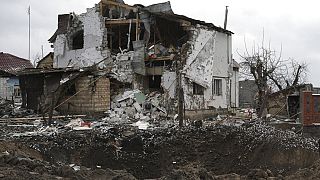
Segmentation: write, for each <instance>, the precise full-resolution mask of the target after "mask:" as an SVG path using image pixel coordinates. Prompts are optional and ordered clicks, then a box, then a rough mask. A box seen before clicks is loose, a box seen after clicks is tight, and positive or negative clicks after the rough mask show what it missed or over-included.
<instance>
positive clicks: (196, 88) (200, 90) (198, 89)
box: [193, 83, 204, 95]
mask: <svg viewBox="0 0 320 180" xmlns="http://www.w3.org/2000/svg"><path fill="white" fill-rule="evenodd" d="M193 94H194V95H204V87H202V86H201V85H199V84H197V83H193Z"/></svg>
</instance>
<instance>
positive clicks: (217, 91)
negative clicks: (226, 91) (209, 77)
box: [212, 79, 222, 96]
mask: <svg viewBox="0 0 320 180" xmlns="http://www.w3.org/2000/svg"><path fill="white" fill-rule="evenodd" d="M212 85H213V88H212V90H213V92H212V94H213V95H215V96H221V95H222V79H214V80H213V84H212Z"/></svg>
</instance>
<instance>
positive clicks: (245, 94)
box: [239, 79, 258, 108]
mask: <svg viewBox="0 0 320 180" xmlns="http://www.w3.org/2000/svg"><path fill="white" fill-rule="evenodd" d="M239 86H240V88H239V106H240V107H241V108H255V105H256V104H255V97H256V95H257V93H258V87H257V85H256V83H255V81H254V80H248V79H246V80H244V81H239Z"/></svg>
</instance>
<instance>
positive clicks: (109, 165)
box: [0, 122, 320, 179]
mask: <svg viewBox="0 0 320 180" xmlns="http://www.w3.org/2000/svg"><path fill="white" fill-rule="evenodd" d="M0 129H1V130H0V132H1V135H0V138H1V142H0V153H1V152H2V154H1V156H0V179H258V178H263V179H268V178H269V179H272V178H271V177H273V179H287V178H288V179H301V178H302V179H308V178H316V179H317V178H320V173H319V172H320V163H319V162H316V161H317V159H318V147H317V142H316V140H315V139H313V138H304V137H303V136H302V135H299V134H296V133H294V132H291V131H281V130H276V129H274V128H273V127H270V126H268V125H266V124H264V123H261V122H251V123H245V124H242V125H241V126H234V125H229V124H228V125H218V124H210V123H209V125H206V126H203V127H195V126H192V125H189V126H187V127H184V128H179V127H176V126H174V125H173V126H172V127H153V128H151V129H147V130H139V129H138V128H136V127H132V126H128V125H112V126H109V127H103V128H101V127H99V128H95V129H91V130H84V131H75V130H70V129H66V128H64V127H60V128H58V130H57V131H55V133H51V134H49V135H48V134H46V135H43V134H38V135H34V134H33V135H28V136H26V135H18V134H14V133H17V132H26V131H37V130H38V129H37V127H23V128H22V127H9V126H7V125H2V126H1V127H0ZM305 168H306V169H305Z"/></svg>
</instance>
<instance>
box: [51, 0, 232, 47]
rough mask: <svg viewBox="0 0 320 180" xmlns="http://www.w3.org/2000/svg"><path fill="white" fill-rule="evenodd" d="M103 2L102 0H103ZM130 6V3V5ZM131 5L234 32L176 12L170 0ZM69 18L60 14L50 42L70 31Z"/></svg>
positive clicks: (154, 12)
mask: <svg viewBox="0 0 320 180" xmlns="http://www.w3.org/2000/svg"><path fill="white" fill-rule="evenodd" d="M101 2H102V1H101ZM128 6H130V5H128ZM131 7H140V8H141V10H142V11H145V12H149V13H150V14H153V15H155V16H159V17H162V18H167V19H169V20H170V19H176V20H177V19H180V20H185V21H189V22H190V23H191V24H192V25H197V24H199V25H203V26H206V27H208V28H211V29H213V30H216V31H218V32H221V33H225V34H228V35H232V34H234V33H233V32H232V31H229V30H227V29H223V28H221V27H218V26H215V25H214V24H212V23H206V22H205V21H200V20H196V19H192V18H189V17H187V16H184V15H178V14H175V13H174V12H173V10H172V8H171V3H170V1H167V2H163V3H157V4H152V5H150V6H147V7H141V6H139V5H135V6H131ZM69 20H70V14H59V15H58V28H57V30H56V31H55V33H54V34H53V35H52V36H51V37H50V38H49V39H48V41H49V42H50V43H54V41H55V39H56V37H57V35H59V34H65V33H67V31H68V25H69Z"/></svg>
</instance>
